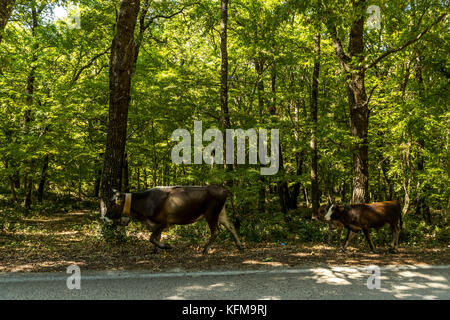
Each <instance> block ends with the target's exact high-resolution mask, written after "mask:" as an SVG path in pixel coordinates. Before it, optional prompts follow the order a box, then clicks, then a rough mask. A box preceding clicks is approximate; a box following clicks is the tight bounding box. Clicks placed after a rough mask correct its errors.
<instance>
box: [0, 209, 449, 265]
mask: <svg viewBox="0 0 450 320" xmlns="http://www.w3.org/2000/svg"><path fill="white" fill-rule="evenodd" d="M98 220H99V219H98V216H97V215H96V214H95V213H94V212H92V211H87V210H73V211H71V212H67V213H63V212H60V213H53V214H51V215H31V216H30V217H21V218H20V219H19V220H18V221H17V222H16V223H15V226H13V227H10V228H9V230H8V231H5V230H3V231H0V272H42V271H64V272H65V270H66V268H67V267H68V266H69V265H72V264H76V265H78V266H79V267H80V268H81V269H82V270H105V269H106V270H148V271H150V272H162V271H169V272H170V271H174V272H175V271H178V272H181V271H200V270H252V269H275V268H279V267H282V268H299V267H302V268H303V267H323V266H350V265H351V266H365V265H380V266H382V265H405V264H423V265H436V264H438V265H444V264H447V265H449V264H450V247H449V246H448V245H441V246H440V247H416V246H413V247H406V246H405V245H402V244H400V248H399V252H398V253H397V254H390V253H388V252H387V248H386V247H378V248H377V251H376V253H369V250H368V248H367V246H366V244H365V243H364V242H363V241H357V242H356V243H355V244H353V246H352V245H351V246H350V247H349V248H348V251H347V252H346V253H339V252H337V249H336V243H335V244H334V245H333V246H329V245H326V244H318V243H287V244H281V243H244V246H245V250H244V251H243V252H239V251H238V250H237V249H236V247H235V246H234V244H233V243H232V242H231V241H228V240H226V241H217V242H216V243H215V244H213V246H212V248H211V250H210V253H209V255H206V256H205V255H202V253H201V251H202V247H201V244H192V242H189V241H185V239H177V240H176V241H175V242H173V241H171V239H168V237H170V235H167V234H166V235H165V238H166V239H165V241H167V240H169V241H170V242H171V243H172V244H173V249H172V250H168V251H162V250H160V251H159V252H158V253H156V254H154V253H153V245H151V244H150V243H149V233H148V232H146V231H145V230H143V229H142V230H141V231H139V229H138V231H137V232H134V233H133V235H132V236H131V237H129V241H127V242H125V243H121V244H110V243H106V242H105V241H104V240H103V239H102V237H101V235H100V232H99V230H100V224H99V221H98ZM11 230H12V231H11ZM163 236H164V235H163ZM199 240H201V241H203V242H201V243H202V244H204V243H206V241H207V239H206V238H205V239H199ZM163 241H164V239H163Z"/></svg>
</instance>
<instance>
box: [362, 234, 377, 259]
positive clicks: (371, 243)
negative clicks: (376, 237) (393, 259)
mask: <svg viewBox="0 0 450 320" xmlns="http://www.w3.org/2000/svg"><path fill="white" fill-rule="evenodd" d="M363 232H364V235H365V236H366V240H367V242H368V243H369V246H370V252H372V253H373V252H375V249H374V245H373V242H372V239H370V231H369V229H363Z"/></svg>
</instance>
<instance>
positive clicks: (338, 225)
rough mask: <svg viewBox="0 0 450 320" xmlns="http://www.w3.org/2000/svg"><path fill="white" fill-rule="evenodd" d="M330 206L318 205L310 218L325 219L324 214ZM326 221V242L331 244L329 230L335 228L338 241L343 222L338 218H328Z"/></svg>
mask: <svg viewBox="0 0 450 320" xmlns="http://www.w3.org/2000/svg"><path fill="white" fill-rule="evenodd" d="M330 207H331V204H329V205H322V206H320V207H319V209H318V210H317V211H316V212H313V214H312V216H311V220H320V221H325V215H326V214H327V211H328V209H329V208H330ZM327 222H328V244H331V236H332V234H331V232H332V231H333V230H335V229H336V230H337V238H338V241H339V239H341V234H342V229H344V224H343V223H341V222H340V221H338V220H329V221H327Z"/></svg>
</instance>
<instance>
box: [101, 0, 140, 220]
mask: <svg viewBox="0 0 450 320" xmlns="http://www.w3.org/2000/svg"><path fill="white" fill-rule="evenodd" d="M139 5H140V1H139V0H122V2H121V3H120V9H119V14H118V18H117V32H116V35H115V36H114V39H113V41H112V46H111V57H110V67H109V124H108V135H107V139H106V151H105V161H104V165H103V177H102V186H101V200H100V207H101V212H102V214H103V215H104V214H105V213H106V209H107V206H108V205H109V201H108V200H109V199H110V198H111V196H112V188H116V189H120V188H121V183H120V180H121V176H122V167H123V160H124V153H125V144H126V132H127V119H128V106H129V103H130V90H131V76H132V68H133V63H134V58H135V56H134V50H135V45H134V29H135V26H136V19H137V16H138V13H139Z"/></svg>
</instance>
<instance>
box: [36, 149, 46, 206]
mask: <svg viewBox="0 0 450 320" xmlns="http://www.w3.org/2000/svg"><path fill="white" fill-rule="evenodd" d="M47 170H48V154H46V155H45V157H44V163H43V164H42V172H41V180H40V181H39V188H38V202H39V203H41V202H42V199H43V197H44V187H45V181H46V180H47Z"/></svg>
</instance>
